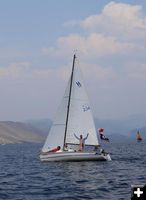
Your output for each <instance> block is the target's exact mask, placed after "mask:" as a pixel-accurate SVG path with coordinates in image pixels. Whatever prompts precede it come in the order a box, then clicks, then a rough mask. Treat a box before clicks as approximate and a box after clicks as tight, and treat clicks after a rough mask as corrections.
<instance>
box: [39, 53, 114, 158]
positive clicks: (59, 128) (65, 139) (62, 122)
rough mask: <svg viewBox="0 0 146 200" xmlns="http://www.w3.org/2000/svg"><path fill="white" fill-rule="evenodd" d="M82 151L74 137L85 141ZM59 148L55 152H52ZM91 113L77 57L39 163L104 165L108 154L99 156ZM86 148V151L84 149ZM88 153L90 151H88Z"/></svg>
mask: <svg viewBox="0 0 146 200" xmlns="http://www.w3.org/2000/svg"><path fill="white" fill-rule="evenodd" d="M87 133H88V134H89V135H88V137H87V139H86V141H85V147H86V148H85V149H84V150H82V151H79V149H78V146H79V141H78V140H77V138H76V137H75V135H76V136H77V137H79V136H80V135H81V134H82V135H83V137H85V136H86V135H87ZM58 146H59V147H60V150H59V151H57V152H52V151H51V150H52V149H54V148H55V147H58ZM99 146H100V145H99V142H98V138H97V134H96V129H95V124H94V120H93V116H92V111H91V108H90V105H89V101H88V96H87V94H86V90H85V87H84V83H83V79H82V75H81V71H80V69H79V66H77V58H76V55H74V56H73V65H72V72H71V76H70V79H69V81H68V84H67V87H66V90H65V94H64V96H63V99H62V102H61V104H60V106H59V108H58V111H57V113H56V117H55V119H54V123H53V125H52V127H51V129H50V132H49V134H48V137H47V139H46V141H45V144H44V146H43V148H42V151H41V153H40V159H41V161H106V160H111V158H110V155H109V154H108V153H98V152H97V151H95V150H94V148H95V149H97V148H98V147H99ZM87 147H88V148H87ZM89 149H90V150H89Z"/></svg>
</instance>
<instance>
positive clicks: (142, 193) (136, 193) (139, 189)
mask: <svg viewBox="0 0 146 200" xmlns="http://www.w3.org/2000/svg"><path fill="white" fill-rule="evenodd" d="M131 199H132V200H134V199H138V200H146V185H131Z"/></svg>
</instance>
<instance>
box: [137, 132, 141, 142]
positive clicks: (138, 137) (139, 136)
mask: <svg viewBox="0 0 146 200" xmlns="http://www.w3.org/2000/svg"><path fill="white" fill-rule="evenodd" d="M137 141H138V142H140V141H142V137H141V135H140V133H139V131H137Z"/></svg>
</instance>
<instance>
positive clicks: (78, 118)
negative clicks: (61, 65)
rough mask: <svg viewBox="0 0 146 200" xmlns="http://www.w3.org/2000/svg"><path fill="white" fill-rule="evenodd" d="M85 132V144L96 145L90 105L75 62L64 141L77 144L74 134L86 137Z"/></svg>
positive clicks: (96, 140)
mask: <svg viewBox="0 0 146 200" xmlns="http://www.w3.org/2000/svg"><path fill="white" fill-rule="evenodd" d="M87 133H89V136H88V138H87V140H86V144H87V145H98V139H97V134H96V129H95V124H94V120H93V115H92V111H91V107H90V104H89V100H88V96H87V93H86V90H85V86H84V82H83V78H82V74H81V71H80V68H79V66H78V65H77V62H76V63H75V66H74V73H73V80H72V89H71V99H70V109H69V117H68V126H67V134H66V143H71V144H78V143H79V141H78V140H77V139H76V138H75V136H74V134H76V135H77V136H78V137H80V135H81V134H82V135H83V137H86V135H87Z"/></svg>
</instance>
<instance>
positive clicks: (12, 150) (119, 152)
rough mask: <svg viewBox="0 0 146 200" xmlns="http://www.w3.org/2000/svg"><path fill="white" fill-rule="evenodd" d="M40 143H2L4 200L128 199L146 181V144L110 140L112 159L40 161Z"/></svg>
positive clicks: (0, 166) (1, 188) (0, 182)
mask: <svg viewBox="0 0 146 200" xmlns="http://www.w3.org/2000/svg"><path fill="white" fill-rule="evenodd" d="M40 148H41V145H40V144H17V145H16V144H15V145H4V146H0V200H3V199H6V200H60V199H62V200H64V199H65V200H72V199H73V200H78V199H79V200H81V199H83V200H84V199H95V200H96V199H99V200H103V199H104V200H107V199H111V200H119V199H121V200H122V199H123V200H128V199H130V197H131V185H132V184H146V143H144V142H142V143H136V142H135V143H121V144H120V143H118V144H117V143H114V144H112V143H106V144H104V148H105V150H108V151H109V152H110V153H111V156H112V159H113V160H112V161H111V162H95V161H94V162H91V161H90V162H50V163H42V162H40V160H39V157H38V156H39V151H40Z"/></svg>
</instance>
